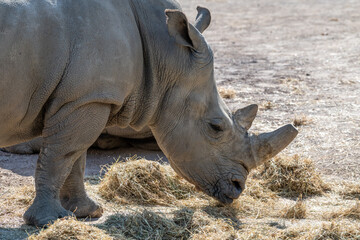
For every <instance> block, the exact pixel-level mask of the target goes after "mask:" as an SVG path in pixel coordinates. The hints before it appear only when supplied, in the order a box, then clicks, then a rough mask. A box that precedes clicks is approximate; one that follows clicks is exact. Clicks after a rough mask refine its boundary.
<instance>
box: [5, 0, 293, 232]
mask: <svg viewBox="0 0 360 240" xmlns="http://www.w3.org/2000/svg"><path fill="white" fill-rule="evenodd" d="M209 23H210V13H209V11H208V10H207V9H204V8H198V16H197V18H196V22H195V24H194V25H192V24H190V23H189V22H188V20H187V18H186V17H185V15H184V14H183V13H182V12H181V9H180V6H179V4H178V3H177V2H176V1H173V0H76V1H71V0H62V1H56V0H0V112H1V114H0V123H1V125H0V147H7V146H11V145H14V144H18V143H21V142H25V141H29V140H31V139H34V138H36V137H40V136H41V137H42V141H41V149H40V154H39V159H38V162H37V167H36V172H35V187H36V197H35V199H34V202H33V204H32V205H31V206H30V207H29V209H28V210H27V211H26V212H25V214H24V220H25V221H26V223H28V224H34V225H38V226H41V225H44V224H47V223H48V222H51V221H54V220H56V219H57V218H59V217H63V216H66V215H71V214H73V213H74V214H75V215H76V216H77V217H100V216H101V214H102V208H101V207H100V206H99V205H98V204H97V203H96V202H94V201H93V200H91V199H90V198H89V197H88V196H87V194H86V192H85V189H84V184H83V176H84V168H85V159H86V150H87V149H88V148H89V147H90V146H91V145H92V144H93V143H94V142H95V141H96V139H97V138H98V137H99V136H100V134H101V133H102V131H103V130H104V129H105V128H109V127H112V126H114V127H117V128H124V129H125V128H128V129H131V131H135V132H136V131H140V132H141V131H142V130H143V129H146V128H148V129H150V131H151V134H153V136H154V137H155V139H156V141H157V143H158V144H159V147H160V148H161V150H162V151H163V152H164V154H165V155H166V156H167V157H168V159H169V162H170V164H171V166H172V167H173V168H174V170H175V171H176V172H177V173H178V174H179V175H181V176H183V177H184V178H185V179H186V180H188V181H189V182H191V183H193V184H195V185H196V186H197V187H198V189H200V190H202V191H204V192H205V193H207V194H209V195H211V196H213V197H214V198H216V199H218V200H219V201H221V202H224V203H231V202H232V201H233V199H236V198H238V197H239V195H240V193H241V192H242V190H243V189H244V187H245V180H246V176H247V174H248V171H249V170H251V169H252V168H254V167H256V166H258V165H259V164H261V163H262V162H263V161H265V160H266V159H268V158H270V157H272V156H274V155H275V154H277V153H278V152H279V151H281V150H282V149H283V148H284V147H286V146H287V145H288V144H289V143H290V142H291V141H292V140H293V138H294V137H295V136H296V134H297V131H296V130H295V129H294V128H293V127H292V126H291V125H287V126H284V127H282V128H280V129H278V130H276V131H274V132H272V133H264V134H260V135H259V136H255V135H250V134H248V132H247V130H248V129H249V128H250V126H251V123H252V121H253V119H254V118H255V115H256V112H257V106H256V105H251V106H249V107H246V108H244V109H239V110H238V111H236V113H235V114H232V113H231V112H230V111H229V110H228V108H227V107H226V106H225V104H224V102H223V101H222V99H221V97H220V96H219V94H218V92H217V89H216V85H215V80H214V74H213V70H214V67H213V54H212V51H211V49H210V47H209V46H208V44H207V42H206V41H205V39H204V37H203V35H202V34H201V33H202V32H203V31H204V30H205V29H206V28H207V27H208V25H209ZM72 212H73V213H72Z"/></svg>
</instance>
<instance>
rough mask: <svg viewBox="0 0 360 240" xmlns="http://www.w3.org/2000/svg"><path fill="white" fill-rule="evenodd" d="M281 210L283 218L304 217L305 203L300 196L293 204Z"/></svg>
mask: <svg viewBox="0 0 360 240" xmlns="http://www.w3.org/2000/svg"><path fill="white" fill-rule="evenodd" d="M282 212H283V214H282V217H284V218H289V219H304V218H306V205H305V203H304V201H303V200H302V198H301V196H300V197H299V198H298V200H297V201H296V203H295V204H294V205H293V206H291V207H290V208H288V207H287V208H284V209H283V210H282Z"/></svg>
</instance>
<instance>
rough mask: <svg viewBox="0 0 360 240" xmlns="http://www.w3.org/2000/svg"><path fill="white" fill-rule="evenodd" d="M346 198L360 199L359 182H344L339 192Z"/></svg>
mask: <svg viewBox="0 0 360 240" xmlns="http://www.w3.org/2000/svg"><path fill="white" fill-rule="evenodd" d="M339 194H340V195H341V196H342V197H343V198H345V199H353V198H355V199H358V200H360V184H359V183H344V184H342V189H341V190H340V193H339Z"/></svg>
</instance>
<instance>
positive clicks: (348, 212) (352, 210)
mask: <svg viewBox="0 0 360 240" xmlns="http://www.w3.org/2000/svg"><path fill="white" fill-rule="evenodd" d="M329 218H350V219H354V220H360V201H356V203H355V205H354V206H352V207H347V208H341V209H340V210H338V211H336V212H332V213H330V215H329Z"/></svg>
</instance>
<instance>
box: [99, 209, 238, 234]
mask: <svg viewBox="0 0 360 240" xmlns="http://www.w3.org/2000/svg"><path fill="white" fill-rule="evenodd" d="M172 215H173V217H172V218H171V217H170V216H166V215H165V214H163V213H159V212H154V211H149V210H147V209H144V210H142V211H134V213H130V214H116V215H113V216H111V217H110V218H108V220H107V221H106V222H105V223H104V224H102V225H99V226H98V227H99V228H102V229H104V230H105V231H107V233H108V234H109V235H111V236H114V237H116V236H117V234H120V236H125V237H126V238H130V239H139V240H140V239H141V240H142V239H229V237H230V236H231V235H232V234H233V233H234V228H233V227H232V226H231V225H229V224H228V223H227V221H226V220H224V219H216V218H213V217H211V216H209V215H208V214H206V213H205V212H203V211H201V210H196V211H195V210H191V209H188V208H183V209H179V210H176V211H175V212H173V213H172Z"/></svg>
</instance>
